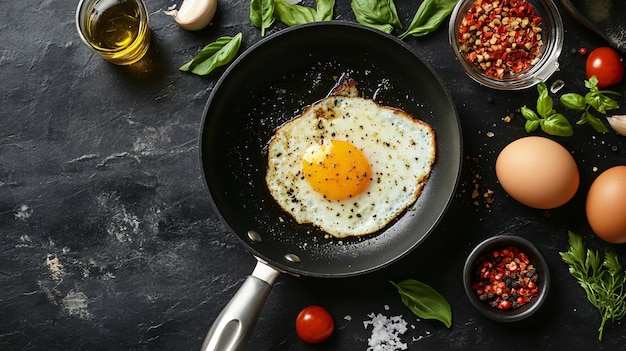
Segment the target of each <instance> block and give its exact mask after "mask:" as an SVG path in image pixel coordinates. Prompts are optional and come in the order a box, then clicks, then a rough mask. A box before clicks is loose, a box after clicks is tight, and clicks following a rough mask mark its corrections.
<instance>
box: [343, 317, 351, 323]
mask: <svg viewBox="0 0 626 351" xmlns="http://www.w3.org/2000/svg"><path fill="white" fill-rule="evenodd" d="M343 319H345V320H347V321H348V322H350V321H351V320H352V316H350V315H347V316H345V317H343Z"/></svg>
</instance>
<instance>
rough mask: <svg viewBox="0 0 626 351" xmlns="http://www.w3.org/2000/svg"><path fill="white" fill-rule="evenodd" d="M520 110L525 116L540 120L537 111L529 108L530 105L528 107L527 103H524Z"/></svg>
mask: <svg viewBox="0 0 626 351" xmlns="http://www.w3.org/2000/svg"><path fill="white" fill-rule="evenodd" d="M520 112H521V113H522V116H524V118H526V119H527V120H529V121H538V120H539V116H537V114H536V113H535V111H533V110H531V109H529V108H528V107H526V105H524V106H522V108H520Z"/></svg>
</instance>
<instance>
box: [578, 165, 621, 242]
mask: <svg viewBox="0 0 626 351" xmlns="http://www.w3.org/2000/svg"><path fill="white" fill-rule="evenodd" d="M585 210H586V213H587V220H588V221H589V225H590V226H591V229H593V231H594V232H595V233H596V234H597V235H598V236H599V237H600V238H602V239H603V240H604V241H607V242H609V243H613V244H622V243H625V242H626V166H623V165H622V166H615V167H612V168H609V169H607V170H606V171H604V172H602V173H601V174H600V175H599V176H598V177H597V178H596V179H595V180H594V181H593V183H592V184H591V187H590V188H589V192H588V193H587V201H586V204H585Z"/></svg>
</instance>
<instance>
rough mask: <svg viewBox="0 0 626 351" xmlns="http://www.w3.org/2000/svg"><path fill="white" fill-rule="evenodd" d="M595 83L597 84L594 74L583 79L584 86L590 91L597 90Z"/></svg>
mask: <svg viewBox="0 0 626 351" xmlns="http://www.w3.org/2000/svg"><path fill="white" fill-rule="evenodd" d="M597 85H598V77H596V76H595V75H593V76H591V77H590V78H589V80H585V88H587V89H589V90H591V91H596V90H598V87H597Z"/></svg>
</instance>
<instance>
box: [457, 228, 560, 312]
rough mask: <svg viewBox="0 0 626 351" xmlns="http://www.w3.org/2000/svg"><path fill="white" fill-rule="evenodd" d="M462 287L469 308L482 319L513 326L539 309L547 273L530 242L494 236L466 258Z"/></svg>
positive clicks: (548, 275) (541, 258)
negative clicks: (480, 314) (512, 324)
mask: <svg viewBox="0 0 626 351" xmlns="http://www.w3.org/2000/svg"><path fill="white" fill-rule="evenodd" d="M463 285H464V287H465V292H466V294H467V297H468V299H469V300H470V302H471V304H472V305H473V306H474V307H475V308H476V309H477V310H478V311H479V312H480V313H482V314H483V315H484V316H486V317H488V318H490V319H492V320H494V321H498V322H516V321H519V320H522V319H525V318H527V317H530V316H531V315H532V314H534V313H535V312H537V310H539V308H540V307H541V306H542V304H543V303H544V301H545V300H546V298H547V296H548V291H549V288H550V271H549V269H548V264H547V262H546V260H545V259H544V257H543V256H542V255H541V253H540V252H539V250H538V249H537V248H536V247H535V245H533V244H532V243H531V242H530V241H528V240H526V239H524V238H522V237H519V236H515V235H498V236H494V237H491V238H489V239H487V240H485V241H483V242H481V243H480V244H478V245H477V246H476V247H475V248H474V249H473V250H472V252H471V253H470V254H469V256H468V257H467V260H466V261H465V266H464V268H463Z"/></svg>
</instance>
